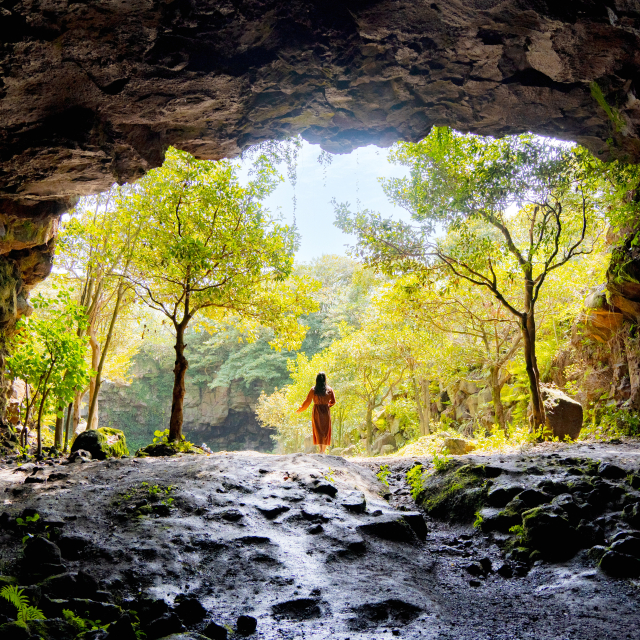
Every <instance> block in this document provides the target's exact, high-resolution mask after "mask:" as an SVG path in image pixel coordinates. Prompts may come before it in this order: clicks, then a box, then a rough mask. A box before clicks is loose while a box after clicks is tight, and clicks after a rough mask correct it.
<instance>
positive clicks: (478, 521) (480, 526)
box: [473, 511, 484, 529]
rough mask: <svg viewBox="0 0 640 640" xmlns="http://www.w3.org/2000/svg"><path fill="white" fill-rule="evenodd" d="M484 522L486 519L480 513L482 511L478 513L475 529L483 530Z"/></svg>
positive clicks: (474, 523)
mask: <svg viewBox="0 0 640 640" xmlns="http://www.w3.org/2000/svg"><path fill="white" fill-rule="evenodd" d="M483 522H484V518H483V517H482V514H481V513H480V511H476V519H475V520H474V521H473V528H474V529H481V528H482V523H483Z"/></svg>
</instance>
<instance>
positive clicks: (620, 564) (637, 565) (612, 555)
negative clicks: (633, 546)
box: [599, 550, 640, 578]
mask: <svg viewBox="0 0 640 640" xmlns="http://www.w3.org/2000/svg"><path fill="white" fill-rule="evenodd" d="M599 566H600V568H601V569H602V570H603V571H604V572H605V573H606V574H607V575H610V576H613V577H614V578H637V577H638V576H640V560H638V558H634V557H633V556H630V555H627V554H625V553H618V552H617V551H612V550H610V551H607V552H606V553H605V554H604V555H603V556H602V558H601V559H600V565H599Z"/></svg>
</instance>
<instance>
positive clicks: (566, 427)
mask: <svg viewBox="0 0 640 640" xmlns="http://www.w3.org/2000/svg"><path fill="white" fill-rule="evenodd" d="M541 391H542V398H543V400H544V409H545V413H546V426H547V428H548V429H549V430H550V432H551V435H552V437H554V438H558V439H559V440H560V441H561V442H564V441H565V440H567V439H570V440H576V439H577V438H578V436H579V435H580V431H581V429H582V405H581V404H580V403H579V402H577V401H576V400H574V399H573V398H570V397H569V396H568V395H567V394H566V393H563V392H562V391H560V389H556V388H555V387H547V386H544V387H542V389H541Z"/></svg>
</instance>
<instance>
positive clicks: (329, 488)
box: [309, 479, 338, 498]
mask: <svg viewBox="0 0 640 640" xmlns="http://www.w3.org/2000/svg"><path fill="white" fill-rule="evenodd" d="M309 490H310V491H313V492H314V493H322V494H324V495H326V496H330V497H331V498H335V496H336V495H337V493H338V487H336V486H335V485H334V484H331V483H330V482H327V481H326V480H318V479H316V480H312V481H311V482H310V483H309Z"/></svg>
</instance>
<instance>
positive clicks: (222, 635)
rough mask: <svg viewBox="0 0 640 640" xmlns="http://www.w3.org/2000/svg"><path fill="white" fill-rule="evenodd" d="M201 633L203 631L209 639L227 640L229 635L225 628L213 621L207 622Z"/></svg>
mask: <svg viewBox="0 0 640 640" xmlns="http://www.w3.org/2000/svg"><path fill="white" fill-rule="evenodd" d="M202 633H204V635H205V636H206V637H207V638H209V640H227V638H228V637H229V634H228V632H227V630H226V628H225V627H223V626H222V625H221V624H217V623H215V622H211V623H209V624H208V625H207V626H206V627H205V629H204V631H203V632H202Z"/></svg>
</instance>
